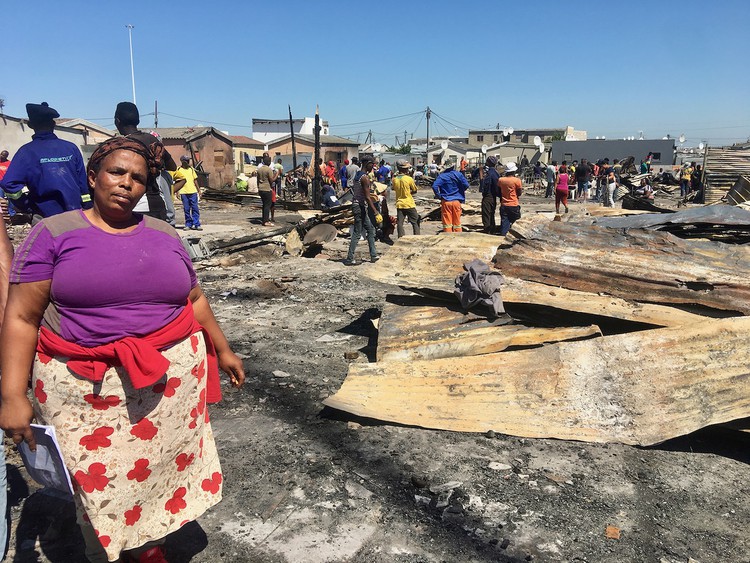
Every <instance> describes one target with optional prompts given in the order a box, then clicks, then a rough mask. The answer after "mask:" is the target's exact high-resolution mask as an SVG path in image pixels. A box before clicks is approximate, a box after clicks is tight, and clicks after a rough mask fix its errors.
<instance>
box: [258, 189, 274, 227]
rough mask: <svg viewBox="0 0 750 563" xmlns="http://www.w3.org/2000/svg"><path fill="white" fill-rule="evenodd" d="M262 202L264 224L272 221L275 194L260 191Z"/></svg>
mask: <svg viewBox="0 0 750 563" xmlns="http://www.w3.org/2000/svg"><path fill="white" fill-rule="evenodd" d="M258 194H259V195H260V200H261V201H262V202H263V222H264V223H268V222H270V221H271V204H272V203H273V193H271V191H270V190H269V191H261V190H258Z"/></svg>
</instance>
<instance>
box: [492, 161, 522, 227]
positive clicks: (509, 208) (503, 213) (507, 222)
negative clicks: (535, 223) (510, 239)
mask: <svg viewBox="0 0 750 563" xmlns="http://www.w3.org/2000/svg"><path fill="white" fill-rule="evenodd" d="M517 171H518V166H516V163H515V162H509V163H508V164H506V165H505V176H503V177H502V178H500V179H499V180H498V181H497V183H498V185H499V186H500V235H502V236H505V235H507V234H508V231H509V230H510V226H511V225H512V224H513V223H515V222H516V221H517V220H518V219H520V218H521V205H520V204H519V203H518V196H520V195H521V192H522V191H523V189H522V188H521V186H522V185H523V184H522V183H521V179H520V178H517V177H516V172H517Z"/></svg>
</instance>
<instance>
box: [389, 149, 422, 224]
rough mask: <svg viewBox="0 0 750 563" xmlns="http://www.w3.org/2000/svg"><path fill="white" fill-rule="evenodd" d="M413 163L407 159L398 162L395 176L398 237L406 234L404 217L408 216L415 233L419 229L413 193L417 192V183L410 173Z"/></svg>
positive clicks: (394, 187)
mask: <svg viewBox="0 0 750 563" xmlns="http://www.w3.org/2000/svg"><path fill="white" fill-rule="evenodd" d="M409 168H411V165H410V164H409V162H408V161H407V160H399V161H398V162H396V170H397V171H396V175H395V176H394V177H393V191H394V192H395V193H396V216H397V218H398V231H397V232H398V238H401V237H402V236H404V234H406V233H405V231H404V219H405V218H408V219H409V223H411V228H412V231H413V232H414V234H415V235H418V234H419V233H420V230H419V213H417V204H416V203H414V197H413V194H415V193H417V184H416V182H414V178H412V177H411V176H410V175H409Z"/></svg>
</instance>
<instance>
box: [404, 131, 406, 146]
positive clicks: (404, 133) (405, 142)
mask: <svg viewBox="0 0 750 563" xmlns="http://www.w3.org/2000/svg"><path fill="white" fill-rule="evenodd" d="M404 144H406V131H404Z"/></svg>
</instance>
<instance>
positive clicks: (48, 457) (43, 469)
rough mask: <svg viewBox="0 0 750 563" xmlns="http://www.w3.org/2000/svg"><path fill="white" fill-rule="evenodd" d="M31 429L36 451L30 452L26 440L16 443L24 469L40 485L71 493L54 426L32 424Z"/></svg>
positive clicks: (71, 489)
mask: <svg viewBox="0 0 750 563" xmlns="http://www.w3.org/2000/svg"><path fill="white" fill-rule="evenodd" d="M31 431H32V432H33V433H34V439H35V440H36V451H35V452H32V451H31V450H30V449H29V445H28V444H27V443H26V442H21V443H20V444H19V445H18V451H19V452H20V453H21V458H22V459H23V464H24V465H25V466H26V471H28V472H29V475H30V476H31V478H32V479H34V481H36V482H37V483H39V484H40V485H44V486H45V487H49V488H51V489H56V490H58V491H62V492H64V493H67V494H70V495H72V494H73V484H72V483H71V481H70V474H69V473H68V469H67V468H66V467H65V463H64V462H63V458H62V452H61V451H60V444H59V443H58V442H57V435H56V434H55V427H54V426H43V425H41V424H32V425H31Z"/></svg>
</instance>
